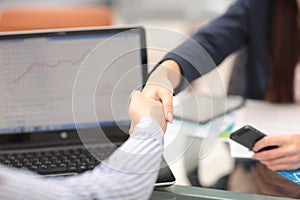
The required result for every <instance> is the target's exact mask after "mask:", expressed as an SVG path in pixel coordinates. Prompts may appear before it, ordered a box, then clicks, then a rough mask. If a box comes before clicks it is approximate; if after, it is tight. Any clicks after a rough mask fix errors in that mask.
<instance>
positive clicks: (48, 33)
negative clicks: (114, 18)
mask: <svg viewBox="0 0 300 200" xmlns="http://www.w3.org/2000/svg"><path fill="white" fill-rule="evenodd" d="M124 31H135V32H136V33H138V34H139V36H140V47H141V49H140V53H141V56H140V58H141V66H142V70H141V73H142V81H143V84H145V82H146V80H147V76H148V75H147V74H148V68H147V51H146V33H145V29H144V28H143V27H142V26H127V27H88V28H67V29H46V30H34V31H14V32H2V33H0V41H1V40H7V39H25V38H35V37H53V36H75V35H84V34H86V35H89V34H118V33H122V32H124ZM101 128H102V129H103V131H104V132H105V133H120V131H123V132H124V130H128V128H129V124H128V125H124V127H119V126H118V125H117V124H113V125H110V126H105V127H101ZM81 131H84V132H85V134H87V135H86V138H89V140H90V141H91V142H99V141H98V140H99V139H98V137H97V134H95V132H96V131H97V128H85V129H84V130H81ZM45 135H47V136H46V137H45ZM127 137H128V134H127V133H124V136H122V137H121V136H119V135H110V137H109V138H110V140H111V141H113V142H123V141H125V140H126V139H127ZM85 142H86V141H85ZM71 144H75V145H76V144H81V141H80V138H79V136H78V134H77V130H76V129H68V130H57V131H38V132H26V133H9V134H0V149H2V150H8V149H26V148H38V147H45V146H50V147H51V146H60V145H62V146H63V145H71Z"/></svg>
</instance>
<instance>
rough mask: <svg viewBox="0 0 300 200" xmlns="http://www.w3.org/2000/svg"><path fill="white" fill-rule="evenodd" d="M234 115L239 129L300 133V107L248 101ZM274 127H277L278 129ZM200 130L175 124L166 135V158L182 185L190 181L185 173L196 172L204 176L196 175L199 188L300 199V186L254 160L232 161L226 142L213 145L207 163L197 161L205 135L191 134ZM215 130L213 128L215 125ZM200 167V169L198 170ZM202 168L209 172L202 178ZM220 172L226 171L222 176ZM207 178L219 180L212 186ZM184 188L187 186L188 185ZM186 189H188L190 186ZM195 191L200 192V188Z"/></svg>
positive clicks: (194, 125)
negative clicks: (246, 126)
mask: <svg viewBox="0 0 300 200" xmlns="http://www.w3.org/2000/svg"><path fill="white" fill-rule="evenodd" d="M270 112H271V113H270ZM232 115H233V116H234V117H236V120H235V128H239V126H242V125H244V124H248V123H250V124H252V125H253V126H255V127H259V128H260V129H261V130H264V131H267V132H268V131H271V132H273V133H275V130H277V132H278V133H281V132H282V131H283V130H285V132H291V133H300V124H299V122H298V121H299V118H300V106H299V105H298V106H295V105H287V104H285V105H274V104H269V103H266V102H261V101H252V100H248V101H247V102H246V104H245V106H244V107H243V108H242V109H240V110H237V111H235V112H233V113H232ZM287 116H292V117H287ZM274 124H276V126H275V125H274ZM176 126H180V128H178V127H177V128H176ZM197 126H198V125H197V124H191V123H189V122H179V121H175V122H174V124H173V125H171V126H170V127H169V128H168V130H167V133H166V151H165V157H166V160H167V161H168V162H169V164H170V167H171V169H172V170H173V172H174V174H175V176H176V178H177V180H178V182H179V183H178V184H182V183H183V182H184V181H186V179H184V178H186V177H184V175H183V173H187V174H189V173H190V172H193V171H194V172H198V173H199V172H200V173H199V174H198V175H196V176H197V177H196V178H198V179H199V180H200V181H199V183H198V184H200V185H201V186H205V187H206V188H217V189H222V190H230V191H234V192H242V193H248V194H250V193H255V194H262V193H264V194H269V195H272V196H283V197H288V198H298V199H299V197H300V193H299V192H298V191H300V186H299V185H297V184H295V183H293V182H291V181H289V180H287V179H285V178H283V177H281V176H280V175H278V174H276V173H272V171H270V170H268V169H266V168H265V167H264V166H263V165H261V164H260V163H257V162H255V161H253V160H250V159H238V160H236V159H234V158H232V157H231V156H230V153H229V152H230V151H229V150H230V148H229V145H228V142H227V140H226V139H225V140H224V139H221V140H218V141H216V143H211V144H213V145H214V146H213V147H214V148H212V150H211V152H210V153H209V154H208V155H207V156H206V157H205V158H204V159H201V160H199V159H197V158H198V155H199V146H200V145H201V144H202V143H203V139H202V138H201V135H202V133H201V131H200V132H199V133H196V134H195V135H196V136H197V137H193V136H192V135H193V134H191V131H199V129H196V127H197ZM211 126H213V124H212V125H211ZM202 136H203V135H202ZM218 145H222V146H223V148H222V150H221V151H220V149H218V151H216V150H217V149H216V147H217V148H218ZM219 155H221V156H219ZM206 160H210V163H208V164H207V163H206ZM179 163H180V164H179ZM174 166H175V167H174ZM198 166H200V167H199V168H198ZM224 166H227V169H226V170H224ZM202 167H206V172H205V173H202V174H201V170H202V169H201V168H202ZM220 169H222V170H223V171H222V170H221V172H218V171H220ZM178 172H179V173H178ZM261 173H262V174H264V175H266V176H263V179H259V178H260V177H262V176H261V175H259V176H256V175H258V174H261ZM203 175H206V176H208V177H210V176H215V179H214V180H213V181H212V182H211V183H210V184H203ZM182 181H183V182H182ZM183 184H186V183H185V182H184V183H183ZM192 184H193V183H192ZM186 185H188V183H187V184H186ZM193 185H197V184H193ZM177 187H178V186H176V188H177ZM182 187H183V188H181V189H184V188H185V187H184V186H182ZM186 187H187V190H189V186H186ZM193 189H195V190H197V189H196V188H193ZM198 189H205V188H198ZM197 191H198V192H200V193H201V192H203V191H202V190H197ZM209 191H210V190H209ZM213 191H214V190H213ZM223 192H224V191H223ZM230 194H231V193H230ZM246 196H247V195H246ZM242 199H246V198H242Z"/></svg>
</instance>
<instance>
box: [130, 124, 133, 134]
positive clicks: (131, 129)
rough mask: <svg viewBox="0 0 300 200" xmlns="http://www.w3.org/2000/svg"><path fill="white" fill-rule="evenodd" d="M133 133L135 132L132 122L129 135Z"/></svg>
mask: <svg viewBox="0 0 300 200" xmlns="http://www.w3.org/2000/svg"><path fill="white" fill-rule="evenodd" d="M132 132H133V125H132V122H131V124H130V128H129V135H131V134H132Z"/></svg>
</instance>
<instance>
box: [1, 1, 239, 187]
mask: <svg viewBox="0 0 300 200" xmlns="http://www.w3.org/2000/svg"><path fill="white" fill-rule="evenodd" d="M233 2H234V0H213V1H209V0H186V1H176V0H163V1H162V0H43V1H41V0H22V1H20V0H0V31H12V30H26V29H41V28H61V27H76V26H102V25H103V26H115V25H117V26H120V25H121V26H123V25H142V26H144V27H145V28H146V36H147V46H148V47H149V48H148V52H147V53H148V62H149V64H150V65H149V66H150V67H149V70H151V67H153V65H154V64H155V63H157V62H158V61H159V60H160V59H161V58H162V57H163V55H164V54H165V53H166V50H171V49H172V48H174V47H176V46H177V45H178V44H180V43H181V42H182V41H183V40H184V39H185V37H187V36H189V35H191V34H192V33H193V32H194V31H195V30H196V29H198V28H199V27H201V26H203V25H204V24H206V23H207V22H209V21H210V20H212V19H213V18H215V17H217V16H219V15H221V14H222V13H224V12H225V11H226V9H227V8H228V6H229V5H231V4H232V3H233ZM170 33H172V34H170ZM173 33H174V34H173ZM171 35H172V37H171ZM159 48H161V49H165V50H159ZM233 59H234V56H229V57H228V58H227V59H226V60H225V61H224V62H223V63H222V64H221V65H220V67H219V68H218V72H220V75H221V76H222V77H221V78H222V79H223V82H224V87H225V89H227V85H228V84H227V83H228V80H229V76H230V73H231V66H232V62H233ZM212 73H217V72H216V71H215V72H210V73H209V74H208V75H207V76H206V77H207V78H209V76H210V74H212ZM213 76H214V75H212V77H213ZM193 87H195V89H197V90H198V91H204V92H205V87H203V80H202V79H199V80H197V81H195V82H194V83H193ZM219 88H220V87H219V85H218V86H216V90H214V92H215V93H216V94H218V93H220V94H222V92H223V88H221V89H220V90H218V89H219ZM206 92H207V91H206ZM210 92H211V91H210ZM218 148H220V147H216V149H218ZM224 148H225V147H221V150H219V151H218V152H226V149H225V150H224ZM215 152H216V151H215ZM219 156H222V153H215V156H214V157H213V159H215V160H218V157H219ZM220 160H222V159H220ZM214 164H215V162H214ZM220 166H223V168H222V169H224V170H221V171H220V170H219V171H220V172H219V173H225V172H226V171H228V170H230V168H231V167H232V166H225V165H224V163H220ZM215 167H216V166H212V165H210V164H209V161H205V162H202V166H201V168H200V170H202V171H201V172H200V174H202V175H203V174H204V175H206V174H208V176H205V177H202V182H203V183H207V185H209V184H211V183H213V182H215V181H216V180H215V179H216V177H217V174H218V173H217V172H214V174H216V176H214V175H212V174H211V173H205V172H206V171H207V172H209V171H211V169H214V168H215ZM171 168H172V169H173V171H174V174H176V178H177V183H178V184H189V183H188V181H187V180H186V177H183V176H182V177H181V175H179V174H180V173H181V171H182V170H181V169H182V166H181V165H176V164H175V165H173V166H171Z"/></svg>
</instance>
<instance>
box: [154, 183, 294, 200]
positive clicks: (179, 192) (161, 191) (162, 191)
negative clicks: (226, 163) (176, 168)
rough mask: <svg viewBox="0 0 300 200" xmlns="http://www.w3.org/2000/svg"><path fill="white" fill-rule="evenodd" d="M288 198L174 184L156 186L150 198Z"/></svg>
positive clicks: (220, 199)
mask: <svg viewBox="0 0 300 200" xmlns="http://www.w3.org/2000/svg"><path fill="white" fill-rule="evenodd" d="M222 199H232V200H253V199H255V200H288V199H289V198H281V197H270V196H264V195H252V194H245V193H238V192H228V191H222V190H216V189H209V188H200V187H192V186H179V185H174V186H171V187H164V188H157V189H155V190H154V191H153V193H152V196H151V198H150V200H222Z"/></svg>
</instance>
